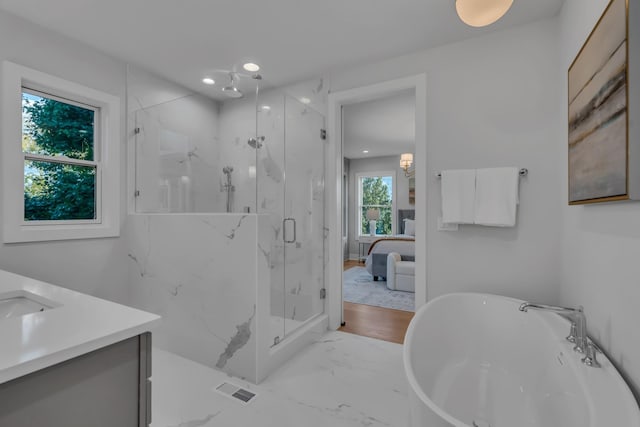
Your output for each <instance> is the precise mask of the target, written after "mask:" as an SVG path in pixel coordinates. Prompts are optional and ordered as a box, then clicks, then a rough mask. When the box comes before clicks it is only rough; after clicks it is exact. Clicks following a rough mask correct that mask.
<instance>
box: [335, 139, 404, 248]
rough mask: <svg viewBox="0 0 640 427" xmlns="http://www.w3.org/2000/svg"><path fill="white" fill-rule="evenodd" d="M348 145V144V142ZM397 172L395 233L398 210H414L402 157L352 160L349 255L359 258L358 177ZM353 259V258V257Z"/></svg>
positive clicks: (394, 230) (394, 216) (350, 162)
mask: <svg viewBox="0 0 640 427" xmlns="http://www.w3.org/2000/svg"><path fill="white" fill-rule="evenodd" d="M347 143H348V142H347ZM383 171H395V172H396V180H395V185H394V187H395V188H394V191H395V193H394V195H393V197H394V199H395V200H396V211H395V212H394V213H393V220H394V221H395V223H394V224H393V227H394V228H393V232H394V233H396V232H397V229H398V223H397V221H398V209H414V208H415V206H414V205H410V204H409V179H408V178H407V177H406V176H404V170H402V168H401V167H400V156H399V155H398V156H385V157H371V158H367V159H351V160H350V161H349V190H348V191H349V195H348V196H349V197H348V200H349V202H348V205H349V243H348V244H349V254H350V255H354V256H355V257H356V258H357V255H358V240H356V239H357V235H358V230H357V226H356V220H357V215H358V200H357V197H358V179H357V178H356V175H357V174H359V173H363V172H383ZM351 258H353V256H352V257H351Z"/></svg>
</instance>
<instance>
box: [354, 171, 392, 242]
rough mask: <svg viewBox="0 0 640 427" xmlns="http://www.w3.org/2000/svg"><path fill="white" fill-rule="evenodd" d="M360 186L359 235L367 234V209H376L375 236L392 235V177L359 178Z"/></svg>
mask: <svg viewBox="0 0 640 427" xmlns="http://www.w3.org/2000/svg"><path fill="white" fill-rule="evenodd" d="M359 184H360V227H359V230H360V235H367V234H369V220H368V219H367V210H368V209H372V208H373V209H378V210H379V211H380V218H379V219H378V220H377V221H376V234H378V235H391V234H393V176H361V177H360V178H359Z"/></svg>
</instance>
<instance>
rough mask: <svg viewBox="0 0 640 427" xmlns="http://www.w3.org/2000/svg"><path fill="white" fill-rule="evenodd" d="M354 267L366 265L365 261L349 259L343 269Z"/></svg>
mask: <svg viewBox="0 0 640 427" xmlns="http://www.w3.org/2000/svg"><path fill="white" fill-rule="evenodd" d="M353 267H364V262H361V261H357V260H355V259H348V260H346V261H345V262H344V268H343V269H342V271H347V270H348V269H350V268H353Z"/></svg>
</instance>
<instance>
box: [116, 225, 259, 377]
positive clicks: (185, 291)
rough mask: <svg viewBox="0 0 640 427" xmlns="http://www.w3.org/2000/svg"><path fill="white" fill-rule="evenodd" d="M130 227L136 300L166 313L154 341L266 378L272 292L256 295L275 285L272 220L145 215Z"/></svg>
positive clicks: (215, 364) (213, 363)
mask: <svg viewBox="0 0 640 427" xmlns="http://www.w3.org/2000/svg"><path fill="white" fill-rule="evenodd" d="M127 226H128V230H127V231H128V232H127V236H128V238H129V254H128V256H129V260H130V268H129V279H130V284H131V287H132V301H131V305H133V306H134V307H137V308H140V309H142V310H146V311H150V312H152V313H156V314H159V315H161V316H162V324H161V326H160V327H159V328H158V329H157V330H155V331H154V335H153V339H154V345H155V346H158V347H159V348H162V349H165V350H168V351H170V352H172V353H176V354H179V355H181V356H183V357H186V358H189V359H191V360H194V361H196V362H199V363H202V364H204V365H207V366H210V367H212V368H216V369H220V370H222V371H224V372H227V373H229V374H232V375H235V376H238V377H241V378H246V379H247V380H249V381H253V382H256V381H258V377H259V375H261V376H262V377H264V373H261V372H260V371H259V370H260V369H261V368H260V366H261V365H260V364H259V363H258V345H260V346H261V347H264V348H268V346H269V339H270V337H269V335H270V332H269V331H268V329H269V317H270V316H269V309H268V299H269V295H268V294H266V295H265V294H264V293H263V294H262V295H261V296H260V298H261V301H262V302H258V295H259V293H260V292H259V290H260V289H268V288H269V286H270V284H269V280H270V276H269V274H268V271H269V269H270V252H271V239H270V233H267V232H265V230H268V229H269V225H268V218H267V217H266V216H264V215H253V214H251V215H241V214H193V215H171V214H152V215H144V214H140V215H130V216H129V217H128V223H127ZM264 362H265V361H264V360H263V361H261V363H264Z"/></svg>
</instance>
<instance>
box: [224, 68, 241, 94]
mask: <svg viewBox="0 0 640 427" xmlns="http://www.w3.org/2000/svg"><path fill="white" fill-rule="evenodd" d="M229 77H230V78H231V84H229V86H225V87H223V88H222V92H223V93H224V94H225V95H227V96H228V97H229V98H242V97H243V96H244V94H243V93H242V92H241V91H240V89H238V88H237V87H236V84H235V81H234V80H235V79H234V78H233V73H229Z"/></svg>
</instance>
